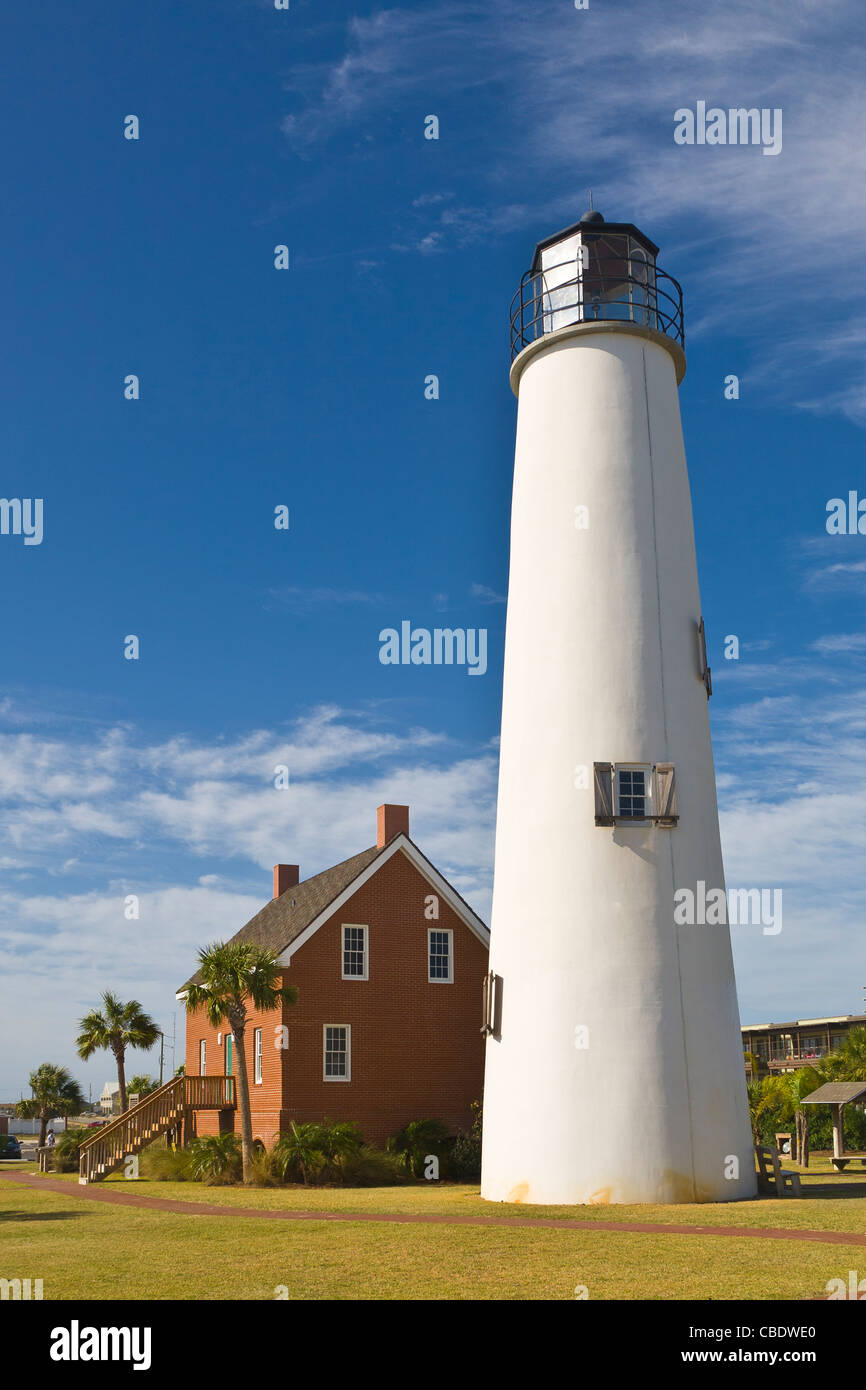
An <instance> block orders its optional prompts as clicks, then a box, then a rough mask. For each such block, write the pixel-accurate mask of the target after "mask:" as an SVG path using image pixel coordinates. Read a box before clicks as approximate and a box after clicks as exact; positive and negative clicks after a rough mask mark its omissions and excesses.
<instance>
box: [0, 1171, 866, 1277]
mask: <svg viewBox="0 0 866 1390" xmlns="http://www.w3.org/2000/svg"><path fill="white" fill-rule="evenodd" d="M818 1165H819V1166H816V1168H814V1169H813V1170H812V1173H811V1175H810V1176H809V1177H807V1178H806V1179H805V1186H806V1187H807V1189H814V1191H813V1195H811V1196H805V1197H804V1198H803V1199H801V1200H800V1201H796V1200H791V1199H785V1200H782V1201H776V1200H761V1199H759V1200H757V1201H754V1202H744V1203H737V1204H730V1205H727V1204H716V1205H707V1206H670V1207H579V1208H573V1207H569V1208H549V1207H526V1206H520V1207H512V1206H505V1205H498V1204H497V1205H492V1204H490V1203H487V1202H482V1201H481V1199H480V1196H479V1194H478V1188H477V1186H468V1185H457V1184H454V1185H450V1184H449V1185H446V1186H443V1187H435V1188H429V1187H405V1188H375V1189H369V1188H368V1189H335V1188H330V1189H322V1188H308V1189H305V1188H299V1187H291V1188H265V1189H247V1190H243V1189H240V1188H225V1187H202V1186H201V1185H200V1184H198V1183H158V1182H150V1181H144V1180H141V1181H138V1182H124V1181H123V1180H122V1179H117V1178H116V1177H115V1178H112V1179H109V1183H108V1185H110V1186H111V1187H112V1189H129V1190H130V1191H135V1192H136V1194H138V1195H152V1196H157V1197H169V1198H172V1199H177V1200H181V1201H205V1202H209V1203H213V1204H215V1205H219V1206H224V1207H226V1209H227V1211H226V1215H225V1217H222V1216H193V1215H190V1216H185V1215H182V1214H180V1213H177V1214H176V1213H170V1212H161V1211H147V1210H139V1209H136V1208H124V1207H116V1206H107V1205H103V1204H101V1203H97V1202H89V1201H83V1200H80V1199H78V1198H77V1196H76V1195H75V1194H76V1188H77V1181H76V1177H75V1175H74V1174H71V1175H69V1176H68V1180H69V1183H70V1195H69V1196H68V1197H67V1196H66V1195H65V1194H62V1195H61V1194H58V1193H54V1192H49V1191H47V1190H45V1189H44V1188H43V1189H42V1190H40V1179H39V1177H38V1176H37V1177H35V1178H34V1179H33V1182H32V1186H31V1185H30V1184H28V1185H27V1186H26V1187H24V1186H23V1185H21V1184H17V1183H16V1184H13V1183H4V1182H3V1181H2V1178H3V1173H4V1170H6V1171H10V1170H11V1171H15V1172H21V1171H27V1170H28V1169H29V1168H31V1165H23V1164H20V1163H19V1164H12V1163H9V1164H0V1223H2V1230H3V1240H2V1246H0V1248H2V1264H3V1268H2V1269H0V1276H3V1277H6V1278H13V1277H15V1276H16V1275H17V1276H18V1277H21V1278H26V1277H28V1276H29V1277H30V1278H42V1280H43V1285H44V1296H45V1298H46V1299H49V1298H50V1299H74V1298H84V1299H89V1298H109V1299H123V1298H131V1299H150V1298H159V1299H219V1298H230V1299H273V1298H274V1297H275V1296H276V1293H275V1290H276V1289H277V1287H278V1286H280V1285H285V1286H286V1287H287V1288H288V1293H289V1297H290V1298H292V1299H320V1298H337V1299H354V1298H371V1299H389V1298H400V1299H402V1298H409V1299H461V1298H481V1299H547V1298H550V1299H573V1298H574V1296H575V1292H574V1291H575V1287H576V1286H578V1285H584V1286H586V1288H587V1289H588V1291H589V1297H590V1298H596V1299H631V1298H658V1299H666V1298H687V1299H707V1298H715V1299H727V1298H752V1299H763V1298H784V1299H798V1298H813V1297H820V1296H822V1295H823V1294H824V1292H825V1285H826V1283H827V1280H828V1279H831V1278H840V1277H841V1278H845V1279H847V1275H848V1271H849V1270H850V1269H856V1270H860V1271H861V1277H862V1275H863V1274H866V1248H864V1247H863V1246H846V1245H836V1246H833V1245H822V1244H818V1243H815V1242H808V1241H802V1242H796V1243H794V1242H791V1241H779V1240H771V1239H767V1240H763V1239H761V1238H755V1237H750V1238H747V1239H737V1238H735V1237H731V1238H728V1237H719V1236H686V1235H682V1236H680V1235H663V1234H660V1235H652V1234H635V1233H620V1232H610V1231H598V1232H595V1231H591V1230H590V1231H569V1230H549V1229H532V1228H527V1227H512V1228H511V1229H509V1228H508V1224H507V1222H508V1219H509V1218H511V1217H521V1216H523V1217H525V1216H562V1217H572V1218H577V1219H579V1220H590V1221H591V1220H608V1221H610V1220H616V1221H627V1220H636V1221H648V1222H655V1223H664V1222H676V1223H683V1224H686V1223H687V1224H692V1225H721V1226H735V1225H742V1226H776V1227H787V1228H792V1229H794V1228H798V1227H799V1228H811V1229H819V1230H845V1231H852V1232H866V1173H863V1176H862V1177H861V1176H860V1170H859V1168H858V1171H857V1172H856V1173H853V1174H852V1172H851V1170H850V1169H849V1171H848V1173H847V1174H845V1175H844V1177H843V1176H842V1175H840V1176H839V1177H838V1178H837V1176H836V1175H835V1174H832V1170H830V1165H829V1163H828V1162H827V1161H826V1160H823V1161H822V1160H818ZM828 1189H829V1195H825V1194H826V1192H827V1190H828ZM834 1191H835V1193H836V1194H838V1195H834ZM860 1193H862V1194H863V1195H862V1196H861V1195H859V1194H860ZM843 1194H844V1195H843ZM243 1206H246V1207H256V1208H271V1209H278V1208H283V1209H292V1208H294V1209H303V1210H308V1211H309V1210H322V1211H345V1212H358V1213H361V1212H385V1213H388V1212H394V1213H397V1212H428V1213H437V1214H441V1215H455V1214H459V1215H476V1214H481V1215H485V1216H495V1217H500V1218H502V1219H503V1225H501V1226H496V1227H494V1228H492V1229H491V1228H482V1227H473V1226H448V1225H439V1226H426V1225H417V1226H414V1225H413V1226H409V1225H403V1226H400V1225H393V1226H390V1225H388V1224H375V1225H372V1224H371V1225H365V1224H363V1223H361V1222H358V1223H352V1222H348V1223H339V1224H334V1223H329V1222H324V1221H323V1222H317V1221H304V1222H298V1223H293V1222H265V1221H260V1220H255V1219H252V1218H244V1217H239V1216H232V1215H231V1214H230V1212H229V1210H228V1209H229V1208H232V1207H243Z"/></svg>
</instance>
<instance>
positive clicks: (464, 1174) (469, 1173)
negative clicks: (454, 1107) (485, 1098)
mask: <svg viewBox="0 0 866 1390" xmlns="http://www.w3.org/2000/svg"><path fill="white" fill-rule="evenodd" d="M471 1108H472V1124H471V1125H470V1127H469V1130H468V1131H464V1130H460V1131H459V1132H458V1134H457V1137H456V1138H455V1139H454V1142H453V1143H452V1145H451V1148H450V1150H449V1152H448V1158H447V1173H448V1177H449V1178H457V1179H458V1180H462V1181H464V1182H471V1181H474V1180H475V1179H477V1178H480V1177H481V1129H482V1110H481V1101H480V1100H474V1101H473V1102H472V1107H471Z"/></svg>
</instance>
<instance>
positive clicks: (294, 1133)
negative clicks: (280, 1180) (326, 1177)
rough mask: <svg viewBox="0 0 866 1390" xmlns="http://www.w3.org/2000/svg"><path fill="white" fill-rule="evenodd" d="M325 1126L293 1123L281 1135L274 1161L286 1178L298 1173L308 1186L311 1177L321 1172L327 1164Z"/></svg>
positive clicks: (276, 1146) (276, 1144) (275, 1146)
mask: <svg viewBox="0 0 866 1390" xmlns="http://www.w3.org/2000/svg"><path fill="white" fill-rule="evenodd" d="M324 1144H325V1138H324V1133H323V1126H322V1125H319V1124H314V1123H311V1124H300V1125H299V1124H297V1123H296V1122H295V1121H294V1120H292V1121H291V1124H290V1128H289V1130H288V1132H287V1133H286V1134H281V1135H280V1136H279V1138H278V1139H277V1142H276V1143H275V1144H274V1147H273V1151H272V1152H273V1157H274V1161H275V1163H276V1165H277V1167H278V1169H279V1171H280V1172H281V1173H282V1175H283V1177H284V1178H287V1177H290V1176H293V1177H296V1176H297V1174H298V1173H300V1175H301V1182H302V1183H303V1184H304V1185H305V1186H306V1184H307V1183H308V1182H309V1180H310V1176H311V1175H313V1174H315V1173H319V1172H321V1170H322V1168H324V1166H325V1163H326V1162H327V1160H326V1158H325V1152H324Z"/></svg>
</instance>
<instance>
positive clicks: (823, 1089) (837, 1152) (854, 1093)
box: [800, 1081, 866, 1173]
mask: <svg viewBox="0 0 866 1390" xmlns="http://www.w3.org/2000/svg"><path fill="white" fill-rule="evenodd" d="M861 1096H866V1081H828V1082H826V1083H825V1085H823V1086H819V1087H818V1089H817V1091H813V1092H812V1093H811V1095H808V1096H804V1097H803V1099H802V1101H801V1102H800V1104H801V1105H829V1107H830V1110H831V1113H832V1116H833V1158H832V1163H833V1167H834V1168H835V1169H836V1171H837V1172H839V1173H843V1172H844V1171H845V1166H846V1164H848V1163H851V1162H852V1161H855V1160H859V1161H860V1162H861V1163H866V1154H850V1153H849V1154H846V1152H845V1136H844V1133H843V1130H842V1111H843V1110H844V1108H845V1106H846V1105H849V1104H850V1103H851V1101H853V1100H859V1099H860V1098H861Z"/></svg>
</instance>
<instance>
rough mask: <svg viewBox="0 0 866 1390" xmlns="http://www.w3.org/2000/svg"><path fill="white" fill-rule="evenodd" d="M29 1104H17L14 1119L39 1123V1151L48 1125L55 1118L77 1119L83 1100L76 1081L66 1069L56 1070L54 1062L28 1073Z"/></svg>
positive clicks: (20, 1102)
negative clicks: (30, 1094) (68, 1116)
mask: <svg viewBox="0 0 866 1390" xmlns="http://www.w3.org/2000/svg"><path fill="white" fill-rule="evenodd" d="M30 1089H31V1091H32V1092H33V1095H32V1096H31V1098H30V1100H19V1102H18V1104H17V1105H16V1106H15V1113H16V1115H18V1116H20V1118H21V1119H22V1120H38V1121H39V1147H40V1148H42V1147H43V1145H44V1144H45V1131H46V1130H47V1128H48V1121H49V1120H51V1119H53V1118H54V1116H55V1115H80V1114H81V1112H82V1110H83V1109H84V1105H85V1101H84V1096H83V1095H82V1094H81V1088H80V1086H79V1085H78V1082H77V1081H73V1079H72V1077H71V1076H70V1075H69V1072H68V1071H67V1070H66V1068H65V1067H57V1066H55V1065H54V1063H53V1062H43V1063H42V1065H41V1066H39V1067H37V1068H36V1070H35V1071H32V1072H31V1073H30Z"/></svg>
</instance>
